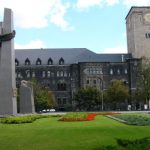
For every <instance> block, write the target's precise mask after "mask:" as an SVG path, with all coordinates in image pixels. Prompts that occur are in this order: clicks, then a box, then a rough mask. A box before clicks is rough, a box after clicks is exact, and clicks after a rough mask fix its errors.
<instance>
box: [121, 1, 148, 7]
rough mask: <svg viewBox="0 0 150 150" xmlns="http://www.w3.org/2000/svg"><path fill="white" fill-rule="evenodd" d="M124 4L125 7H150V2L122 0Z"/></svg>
mask: <svg viewBox="0 0 150 150" xmlns="http://www.w3.org/2000/svg"><path fill="white" fill-rule="evenodd" d="M120 1H121V0H120ZM122 2H123V4H124V5H127V6H149V5H150V0H122Z"/></svg>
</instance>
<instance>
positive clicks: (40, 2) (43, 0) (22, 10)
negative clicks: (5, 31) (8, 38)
mask: <svg viewBox="0 0 150 150" xmlns="http://www.w3.org/2000/svg"><path fill="white" fill-rule="evenodd" d="M4 7H6V8H11V9H12V10H13V12H14V19H15V25H16V26H18V27H21V28H43V27H47V26H48V24H49V22H51V23H53V24H55V25H56V26H58V27H60V28H61V29H63V30H67V29H68V30H70V28H72V27H71V26H70V24H69V23H68V22H67V21H66V20H65V15H66V13H67V10H68V9H69V7H70V5H69V3H63V2H62V0H0V14H1V15H2V12H3V9H4Z"/></svg>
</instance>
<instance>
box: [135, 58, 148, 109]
mask: <svg viewBox="0 0 150 150" xmlns="http://www.w3.org/2000/svg"><path fill="white" fill-rule="evenodd" d="M137 76H138V78H137V88H138V90H139V91H140V92H141V93H142V95H143V98H144V99H145V103H146V104H148V106H149V101H150V58H146V57H143V58H141V63H139V65H138V75H137Z"/></svg>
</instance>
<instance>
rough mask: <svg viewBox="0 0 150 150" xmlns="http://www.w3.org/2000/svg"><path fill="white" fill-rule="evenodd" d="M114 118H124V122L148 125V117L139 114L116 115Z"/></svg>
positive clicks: (149, 120)
mask: <svg viewBox="0 0 150 150" xmlns="http://www.w3.org/2000/svg"><path fill="white" fill-rule="evenodd" d="M115 118H118V119H121V120H124V121H125V122H124V123H126V124H129V125H138V126H146V125H150V118H149V117H146V116H140V115H116V116H115Z"/></svg>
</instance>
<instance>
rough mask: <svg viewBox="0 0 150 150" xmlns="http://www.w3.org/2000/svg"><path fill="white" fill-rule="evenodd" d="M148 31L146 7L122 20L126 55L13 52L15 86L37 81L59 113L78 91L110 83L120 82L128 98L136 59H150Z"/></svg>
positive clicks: (83, 51)
mask: <svg viewBox="0 0 150 150" xmlns="http://www.w3.org/2000/svg"><path fill="white" fill-rule="evenodd" d="M149 29H150V7H132V8H131V9H130V11H129V13H128V14H127V17H126V30H127V45H128V53H127V54H96V53H94V52H92V51H90V50H88V49H86V48H68V49H62V48H61V49H30V50H29V49H24V50H16V59H15V64H16V79H17V86H19V84H20V81H21V80H30V79H32V78H36V79H38V80H39V81H40V82H41V84H43V85H44V86H47V87H49V88H50V90H52V91H53V92H54V94H55V97H56V101H57V104H58V108H59V109H60V110H63V109H65V108H67V107H70V106H71V105H73V103H74V102H73V101H72V96H73V93H74V91H76V90H77V89H79V88H80V87H85V86H89V85H90V86H94V87H97V88H98V89H101V90H105V89H107V88H108V86H109V85H110V84H111V82H112V81H113V80H122V81H124V83H125V84H127V85H128V86H129V89H130V93H131V94H132V92H133V91H134V90H135V89H136V74H137V64H138V62H139V60H140V59H139V58H141V57H142V56H150V51H149V48H150V41H149V40H150V32H149ZM130 100H131V99H130ZM130 103H131V102H130Z"/></svg>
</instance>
